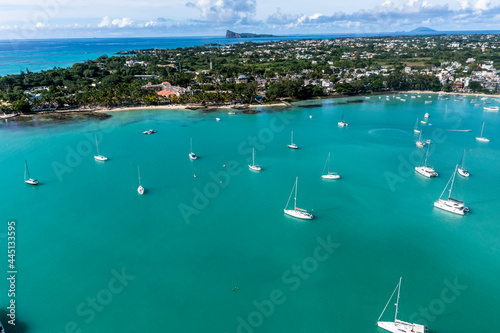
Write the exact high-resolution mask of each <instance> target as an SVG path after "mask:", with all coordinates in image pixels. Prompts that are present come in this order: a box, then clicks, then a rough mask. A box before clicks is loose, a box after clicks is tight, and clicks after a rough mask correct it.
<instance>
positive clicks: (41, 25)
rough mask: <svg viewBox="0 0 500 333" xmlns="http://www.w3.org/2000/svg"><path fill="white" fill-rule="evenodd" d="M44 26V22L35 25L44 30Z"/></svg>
mask: <svg viewBox="0 0 500 333" xmlns="http://www.w3.org/2000/svg"><path fill="white" fill-rule="evenodd" d="M44 26H45V24H43V23H42V22H37V23H36V24H35V27H37V28H43V27H44Z"/></svg>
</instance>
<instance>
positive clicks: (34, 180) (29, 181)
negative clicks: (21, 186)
mask: <svg viewBox="0 0 500 333" xmlns="http://www.w3.org/2000/svg"><path fill="white" fill-rule="evenodd" d="M24 182H25V183H26V184H29V185H38V181H37V180H36V179H31V178H30V179H27V180H25V181H24Z"/></svg>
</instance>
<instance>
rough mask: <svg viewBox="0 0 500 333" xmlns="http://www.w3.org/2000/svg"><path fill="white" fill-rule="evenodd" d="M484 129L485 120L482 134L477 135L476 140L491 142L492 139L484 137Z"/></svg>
mask: <svg viewBox="0 0 500 333" xmlns="http://www.w3.org/2000/svg"><path fill="white" fill-rule="evenodd" d="M483 130H484V122H483V127H481V135H479V136H476V140H477V141H481V142H490V139H488V138H485V137H483Z"/></svg>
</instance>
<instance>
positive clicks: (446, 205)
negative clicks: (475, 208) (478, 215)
mask: <svg viewBox="0 0 500 333" xmlns="http://www.w3.org/2000/svg"><path fill="white" fill-rule="evenodd" d="M434 207H436V208H439V209H442V210H446V211H447V212H450V213H454V214H458V215H465V212H468V211H469V208H468V207H466V206H465V205H464V203H463V202H462V201H458V200H454V199H448V200H443V199H438V200H437V201H435V202H434Z"/></svg>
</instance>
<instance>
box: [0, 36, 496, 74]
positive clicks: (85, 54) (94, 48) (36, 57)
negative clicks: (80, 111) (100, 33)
mask: <svg viewBox="0 0 500 333" xmlns="http://www.w3.org/2000/svg"><path fill="white" fill-rule="evenodd" d="M458 33H463V34H467V33H483V34H486V33H493V34H495V33H499V31H460V32H457V31H447V32H443V31H434V32H433V31H430V32H425V34H431V35H433V34H458ZM416 34H422V33H418V32H383V33H376V34H375V33H363V34H360V33H358V34H353V33H350V34H347V33H337V34H333V33H332V34H322V35H320V34H317V35H286V36H278V37H272V38H235V39H233V38H231V39H228V38H225V37H223V36H220V37H218V36H205V37H203V36H202V37H200V36H198V37H192V36H188V37H149V38H147V37H141V38H66V39H37V40H0V76H4V75H8V74H19V73H20V72H21V71H24V72H26V70H27V69H28V70H30V71H32V72H38V71H41V70H48V69H52V68H54V67H62V68H64V67H69V66H71V65H73V64H74V63H77V62H83V61H85V60H89V59H90V60H93V59H96V58H98V57H100V56H102V55H107V56H113V55H116V53H117V52H119V51H127V50H137V49H149V48H169V49H171V48H178V47H181V48H182V47H187V46H199V45H204V44H210V43H217V44H233V43H244V42H250V41H253V42H266V41H278V40H297V39H306V38H315V39H328V38H343V37H375V36H396V35H416Z"/></svg>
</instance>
